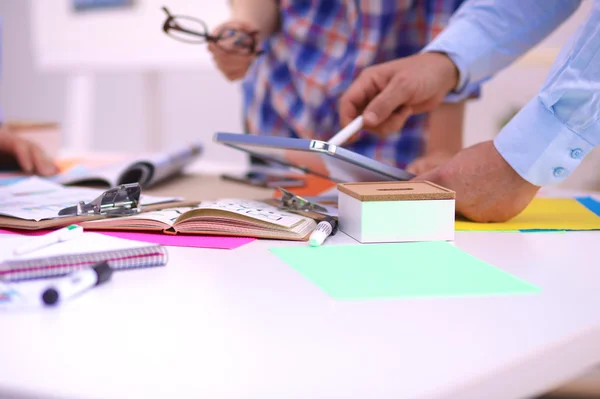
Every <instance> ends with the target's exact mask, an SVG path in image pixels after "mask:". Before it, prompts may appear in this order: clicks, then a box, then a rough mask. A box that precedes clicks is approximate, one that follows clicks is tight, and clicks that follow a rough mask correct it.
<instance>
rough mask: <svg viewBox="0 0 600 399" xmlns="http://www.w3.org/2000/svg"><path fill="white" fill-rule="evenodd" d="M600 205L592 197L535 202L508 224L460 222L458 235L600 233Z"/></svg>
mask: <svg viewBox="0 0 600 399" xmlns="http://www.w3.org/2000/svg"><path fill="white" fill-rule="evenodd" d="M598 210H600V203H598V201H596V200H594V199H593V198H590V197H582V198H534V199H533V201H531V203H530V204H529V205H528V206H527V208H525V210H524V211H523V212H521V214H519V215H517V216H516V217H514V218H513V219H511V220H509V221H507V222H504V223H475V222H470V221H467V220H457V221H456V223H455V229H456V231H523V232H529V231H564V230H579V231H582V230H600V216H599V215H598V213H599V212H598Z"/></svg>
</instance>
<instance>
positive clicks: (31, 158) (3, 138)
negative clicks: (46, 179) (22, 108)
mask: <svg viewBox="0 0 600 399" xmlns="http://www.w3.org/2000/svg"><path fill="white" fill-rule="evenodd" d="M6 156H9V157H14V158H15V159H16V160H17V162H18V163H19V166H20V167H21V169H22V170H23V171H24V172H25V173H31V174H37V175H40V176H52V175H55V174H56V173H58V168H57V167H56V165H55V164H54V162H53V161H52V160H51V159H50V158H49V157H48V156H47V155H46V153H45V152H44V150H42V149H41V148H40V147H38V146H37V145H36V144H34V143H32V142H30V141H28V140H25V139H23V138H21V137H18V136H17V135H15V134H12V133H10V132H9V131H7V130H6V129H0V157H6Z"/></svg>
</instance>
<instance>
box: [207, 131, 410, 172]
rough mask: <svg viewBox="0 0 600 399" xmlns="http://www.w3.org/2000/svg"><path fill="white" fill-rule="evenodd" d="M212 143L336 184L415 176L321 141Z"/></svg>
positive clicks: (222, 138) (234, 136)
mask: <svg viewBox="0 0 600 399" xmlns="http://www.w3.org/2000/svg"><path fill="white" fill-rule="evenodd" d="M214 141H215V142H217V143H220V144H224V145H226V146H229V147H231V148H235V149H237V150H241V151H244V152H247V153H248V154H250V155H252V156H254V157H256V158H260V159H262V160H265V161H267V162H274V163H278V164H280V165H284V166H289V167H293V168H296V169H300V170H302V171H304V172H305V173H311V174H314V175H317V176H321V177H325V178H328V179H330V180H333V181H335V182H338V183H351V182H374V181H406V180H410V179H412V178H413V177H414V175H413V174H411V173H408V172H406V171H405V170H402V169H399V168H396V167H394V166H390V165H388V164H385V163H382V162H379V161H376V160H374V159H371V158H369V157H366V156H364V155H361V154H357V153H355V152H352V151H350V150H347V149H345V148H342V147H339V146H336V145H333V144H328V143H327V142H325V141H320V140H308V139H295V138H288V137H270V136H256V135H250V134H239V133H216V134H215V136H214Z"/></svg>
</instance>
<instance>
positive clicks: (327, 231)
mask: <svg viewBox="0 0 600 399" xmlns="http://www.w3.org/2000/svg"><path fill="white" fill-rule="evenodd" d="M337 226H338V224H337V220H336V219H334V218H332V217H331V216H327V217H326V218H325V219H323V220H322V221H320V222H319V224H318V225H317V228H316V229H315V230H314V231H313V232H312V234H311V235H310V246H311V247H318V246H319V245H321V244H323V242H325V239H326V238H327V237H329V236H332V235H335V233H336V232H337Z"/></svg>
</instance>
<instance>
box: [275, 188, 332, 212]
mask: <svg viewBox="0 0 600 399" xmlns="http://www.w3.org/2000/svg"><path fill="white" fill-rule="evenodd" d="M278 189H279V191H281V205H280V208H281V209H283V210H286V211H292V212H317V213H323V214H327V213H328V211H327V208H325V207H323V206H321V205H319V204H316V203H314V202H310V201H309V200H307V199H305V198H302V197H300V196H299V195H296V194H293V193H290V192H289V191H287V190H286V189H284V188H281V187H278Z"/></svg>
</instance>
